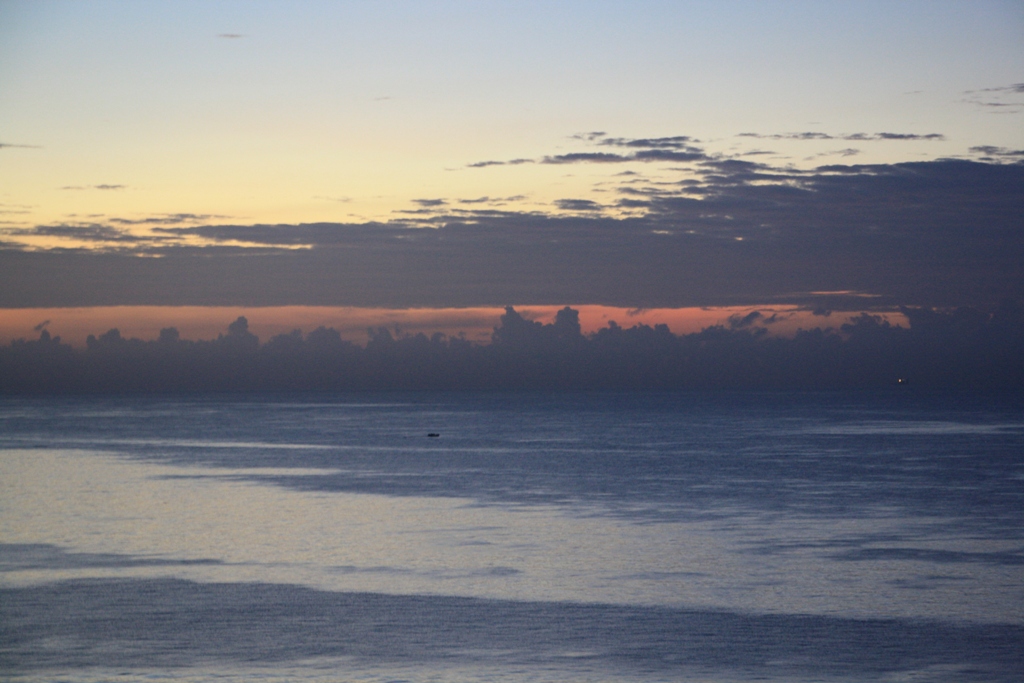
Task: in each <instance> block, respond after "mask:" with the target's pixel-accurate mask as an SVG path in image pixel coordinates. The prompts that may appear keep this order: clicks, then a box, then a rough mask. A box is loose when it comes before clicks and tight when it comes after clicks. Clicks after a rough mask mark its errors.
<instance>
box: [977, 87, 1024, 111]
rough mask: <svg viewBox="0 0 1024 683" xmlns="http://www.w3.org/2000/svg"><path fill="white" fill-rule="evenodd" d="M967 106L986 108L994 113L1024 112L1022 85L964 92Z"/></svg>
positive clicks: (1023, 88) (1023, 90)
mask: <svg viewBox="0 0 1024 683" xmlns="http://www.w3.org/2000/svg"><path fill="white" fill-rule="evenodd" d="M964 94H965V95H967V98H966V99H965V100H964V102H966V103H967V104H973V105H975V106H978V107H986V108H990V109H993V110H995V111H1002V112H1005V113H1008V114H1016V113H1018V112H1020V111H1024V98H1022V97H1020V96H1021V95H1024V83H1014V84H1012V85H1005V86H1000V87H995V88H981V89H979V90H967V91H964Z"/></svg>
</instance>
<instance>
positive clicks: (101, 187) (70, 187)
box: [60, 184, 128, 190]
mask: <svg viewBox="0 0 1024 683" xmlns="http://www.w3.org/2000/svg"><path fill="white" fill-rule="evenodd" d="M127 187H128V186H127V185H112V184H101V185H65V186H64V187H62V188H60V189H62V190H123V189H125V188H127Z"/></svg>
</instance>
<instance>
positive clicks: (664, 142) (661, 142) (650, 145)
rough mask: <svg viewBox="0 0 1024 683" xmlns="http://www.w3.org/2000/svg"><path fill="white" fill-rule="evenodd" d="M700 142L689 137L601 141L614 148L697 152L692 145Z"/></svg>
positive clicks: (608, 139)
mask: <svg viewBox="0 0 1024 683" xmlns="http://www.w3.org/2000/svg"><path fill="white" fill-rule="evenodd" d="M695 142H700V140H697V139H695V138H691V137H690V136H689V135H673V136H670V137H664V138H607V139H604V140H601V143H600V144H602V145H611V146H614V147H641V148H644V149H683V150H691V151H697V148H696V147H693V145H692V143H695Z"/></svg>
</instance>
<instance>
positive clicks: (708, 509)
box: [0, 394, 1024, 681]
mask: <svg viewBox="0 0 1024 683" xmlns="http://www.w3.org/2000/svg"><path fill="white" fill-rule="evenodd" d="M392 399H393V400H392ZM769 399H770V400H769ZM901 400H902V399H901ZM1020 407H1021V405H1020V402H1019V401H1016V399H1000V400H992V401H988V402H986V401H982V400H980V399H979V400H978V401H977V402H976V403H974V404H969V405H964V402H963V401H962V400H958V401H956V402H953V403H950V402H945V403H944V402H943V401H939V400H930V401H922V402H917V403H913V402H911V403H909V404H908V403H903V404H901V403H893V399H892V397H887V396H882V397H872V396H860V397H853V398H850V397H828V396H825V397H821V396H810V397H809V396H803V395H789V394H783V395H775V396H770V397H769V396H752V395H746V394H744V395H739V396H732V397H723V396H721V395H718V396H699V395H694V396H671V395H668V396H653V397H650V396H648V397H637V398H635V400H632V402H631V400H630V399H629V397H628V396H624V395H565V396H559V395H539V396H527V395H513V396H486V395H485V396H460V395H455V396H451V395H440V396H439V395H412V396H410V395H401V396H395V397H389V396H387V395H382V396H376V395H375V398H374V399H373V400H366V397H362V398H360V399H359V400H358V401H353V400H351V399H346V398H345V397H341V398H340V399H339V400H338V401H336V402H332V401H329V400H325V399H324V397H322V396H321V397H316V398H315V399H314V400H313V401H311V402H310V403H305V402H303V401H302V400H298V399H294V400H289V401H286V402H282V401H276V402H275V401H260V400H224V399H216V400H215V399H203V400H197V401H195V402H187V401H177V400H174V401H171V400H162V399H102V400H84V399H61V400H41V401H36V402H33V401H19V402H10V403H3V402H0V426H2V432H0V669H3V668H5V664H4V662H5V661H6V662H7V664H8V665H9V666H7V667H6V668H12V669H16V670H17V671H20V672H21V674H19V675H23V676H24V677H29V678H31V677H32V676H36V675H37V674H35V673H32V672H33V671H35V672H40V673H38V675H39V676H42V675H43V673H42V672H46V673H45V676H47V678H45V680H62V679H61V678H60V677H61V676H63V675H65V674H67V673H68V672H69V671H72V670H73V671H75V675H74V676H72V677H71V678H73V679H74V680H103V676H104V675H106V674H103V673H98V672H101V669H96V668H95V667H104V666H119V667H122V668H123V669H124V671H122V672H120V673H118V674H117V675H118V676H121V675H122V674H123V675H124V676H126V677H127V678H123V680H131V681H133V680H143V679H145V680H159V679H160V678H159V677H160V676H167V677H168V680H190V677H193V678H196V679H201V678H203V675H201V674H200V672H206V673H207V674H209V675H210V676H214V675H216V676H225V677H227V679H228V680H243V679H247V678H251V677H264V678H266V679H267V680H278V679H280V680H285V679H287V680H296V679H300V680H320V679H321V678H322V679H323V680H367V681H371V680H372V681H383V680H394V679H406V680H416V681H426V680H466V681H470V680H509V681H512V680H515V681H520V680H538V681H543V680H580V681H583V680H665V679H670V680H678V679H679V678H685V679H686V680H707V681H726V680H749V679H757V678H759V679H767V680H805V679H806V680H826V679H834V680H897V679H899V680H935V681H938V680H950V681H952V680H1007V681H1009V680H1018V679H1019V678H1020V677H1021V676H1020V674H1021V673H1022V672H1024V664H1022V660H1021V656H1022V655H1021V654H1020V653H1021V652H1024V490H1022V489H1024V484H1022V474H1024V456H1022V454H1024V430H1022V429H1020V421H1019V415H1020V412H1019V409H1020ZM432 432H436V433H440V434H441V437H439V438H427V437H426V434H427V433H432ZM225 662H229V663H225ZM246 662H248V664H245V663H246ZM179 666H186V667H187V668H186V669H185V670H181V671H178V672H177V673H174V672H171V671H169V670H168V669H167V667H179ZM83 667H84V668H83ZM204 667H205V668H204ZM246 667H248V668H246ZM318 667H319V668H318ZM338 668H340V669H341V670H343V671H344V676H341V677H339V676H337V675H334V673H332V672H336V670H337V669H338ZM86 669H87V670H88V672H91V673H82V675H81V676H79V675H78V674H79V673H81V672H82V671H85V670H86ZM103 671H105V670H103ZM516 671H518V672H519V674H516V673H515V672H516ZM126 672H127V673H126ZM130 672H134V673H130ZM129 674H130V675H129ZM90 676H94V678H89V677H90ZM133 676H135V677H136V678H133ZM332 676H333V677H332ZM26 680H28V679H26ZM32 680H43V679H42V678H35V679H32ZM69 680H70V679H69Z"/></svg>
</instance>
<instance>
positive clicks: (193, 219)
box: [107, 213, 230, 225]
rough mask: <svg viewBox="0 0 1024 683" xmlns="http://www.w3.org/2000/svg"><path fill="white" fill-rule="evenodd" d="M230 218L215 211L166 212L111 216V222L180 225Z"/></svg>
mask: <svg viewBox="0 0 1024 683" xmlns="http://www.w3.org/2000/svg"><path fill="white" fill-rule="evenodd" d="M225 218H230V216H224V215H220V214H215V213H166V214H162V215H158V216H148V217H146V218H109V219H107V221H108V222H109V223H117V224H119V225H179V224H181V223H201V222H207V221H211V220H219V219H225Z"/></svg>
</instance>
